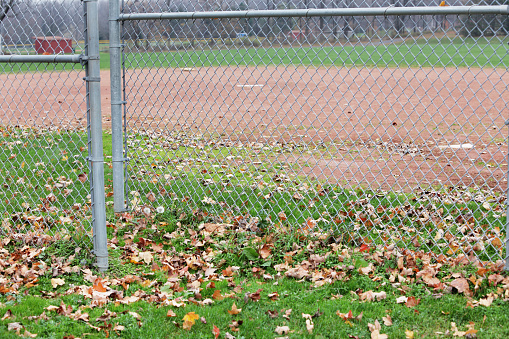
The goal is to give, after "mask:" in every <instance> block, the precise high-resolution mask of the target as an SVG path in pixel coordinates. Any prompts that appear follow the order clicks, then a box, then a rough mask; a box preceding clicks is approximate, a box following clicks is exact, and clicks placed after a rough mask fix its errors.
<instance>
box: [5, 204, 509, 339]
mask: <svg viewBox="0 0 509 339" xmlns="http://www.w3.org/2000/svg"><path fill="white" fill-rule="evenodd" d="M179 214H180V212H179V211H177V210H169V211H166V212H165V213H164V214H161V215H157V216H156V217H154V218H149V219H145V218H144V217H142V216H138V217H136V216H135V217H134V219H133V220H132V221H131V222H121V219H120V218H119V219H117V222H118V223H117V225H122V226H119V227H118V228H116V229H115V230H113V229H112V228H109V229H108V232H109V237H110V239H112V238H113V236H115V237H116V238H117V239H118V243H117V245H116V246H115V247H110V265H111V266H112V268H111V269H110V271H109V272H108V273H107V274H106V275H103V276H102V277H103V279H105V278H106V276H109V280H110V281H112V285H111V287H112V288H114V289H117V290H122V291H123V293H124V295H125V296H130V295H135V294H136V293H139V292H140V291H143V293H145V294H148V295H153V296H156V295H157V294H158V293H160V292H161V291H166V292H170V296H171V297H170V298H171V300H174V299H176V298H179V297H180V298H183V299H184V300H188V299H190V298H191V297H195V293H194V292H191V291H188V290H187V288H188V287H186V286H187V285H186V283H187V282H189V280H188V279H194V278H192V275H193V274H195V273H199V272H201V271H199V270H198V271H194V270H189V273H190V274H191V275H187V277H188V278H186V277H185V276H184V275H182V276H180V278H181V279H182V281H181V283H180V286H181V287H182V289H181V290H180V291H172V289H168V288H166V287H165V286H166V285H165V283H166V282H167V281H170V280H171V278H175V275H173V274H171V275H170V274H168V272H164V271H156V272H154V271H153V270H152V269H151V266H150V265H144V264H142V265H139V264H131V263H129V262H128V261H129V259H128V256H129V255H130V253H131V251H132V246H131V245H129V243H128V242H127V240H128V239H129V238H128V237H127V236H129V235H133V234H136V236H135V237H134V239H133V240H134V243H137V244H140V240H141V239H142V238H143V239H145V241H147V240H149V241H153V242H154V243H160V244H164V246H163V249H164V250H167V251H169V253H171V257H172V258H173V259H175V258H180V260H184V259H185V258H190V257H191V256H193V255H196V256H197V258H200V257H202V255H203V254H204V253H206V252H207V250H206V249H205V247H204V248H202V249H197V248H194V247H192V246H189V245H188V242H189V240H190V239H192V238H195V239H196V236H198V238H200V239H201V240H202V241H205V242H207V246H209V247H210V249H211V250H213V251H215V252H216V255H215V256H212V257H211V259H207V260H208V261H211V262H212V263H213V264H214V265H215V267H216V268H217V270H218V272H220V270H221V269H225V268H227V267H230V266H233V265H237V266H238V267H239V270H238V272H237V273H236V274H235V275H234V276H233V277H232V278H229V279H226V278H215V279H210V280H209V279H204V281H203V282H201V283H200V288H201V291H200V297H197V299H198V300H205V299H206V298H211V299H212V298H213V293H214V292H215V291H216V290H219V291H220V293H221V295H222V296H227V295H230V297H226V298H225V299H223V300H215V302H214V303H213V304H212V305H209V306H199V305H195V304H193V302H191V301H185V306H183V307H175V306H165V304H164V302H162V303H161V301H157V302H147V301H138V302H135V303H133V304H130V305H123V304H120V303H116V302H115V300H110V301H109V302H108V303H107V304H106V305H104V306H92V302H91V300H90V299H89V298H86V297H84V296H83V295H80V294H76V293H70V294H69V293H68V291H69V290H71V289H72V288H73V286H79V285H89V286H90V285H91V283H90V282H89V281H86V280H85V279H84V275H82V274H65V273H62V274H59V275H57V276H58V277H59V278H63V279H64V280H65V284H64V285H63V286H60V287H57V288H53V287H52V286H51V282H50V280H51V278H52V277H53V276H52V275H51V274H50V272H51V271H49V272H48V274H46V275H44V276H41V277H39V279H38V282H37V285H36V286H33V287H30V288H24V287H21V288H20V290H19V293H0V315H2V316H3V315H4V314H6V312H7V311H8V310H10V312H12V316H9V317H7V318H6V319H4V320H1V321H0V336H1V337H2V338H17V337H18V336H17V335H16V334H14V333H13V332H8V331H7V325H8V324H9V323H13V322H19V323H21V324H22V325H23V326H24V328H25V329H26V330H28V331H29V332H30V333H36V334H37V335H38V337H42V338H62V337H64V336H69V335H74V336H75V337H84V336H86V337H88V338H104V337H106V336H109V337H113V338H117V337H122V338H169V337H171V338H211V337H212V328H213V326H214V325H215V326H217V327H218V328H219V330H220V333H221V334H220V338H223V337H224V335H225V333H226V332H229V333H231V334H233V335H235V336H236V337H237V338H242V337H244V338H273V337H276V336H277V335H276V333H275V332H274V330H275V329H276V327H277V326H289V328H290V330H291V331H292V332H291V333H290V337H297V338H300V337H303V338H346V337H348V336H349V335H351V336H359V337H361V338H364V337H369V336H370V332H369V330H368V323H371V324H373V323H374V322H375V320H378V322H380V323H381V324H382V325H381V331H380V332H381V333H385V334H387V335H389V337H390V338H405V331H408V330H409V331H413V332H414V335H415V337H416V338H422V337H424V338H430V337H436V336H437V332H442V333H445V332H447V331H451V322H454V323H456V325H457V327H458V329H459V330H462V331H466V330H467V325H468V326H473V327H474V329H475V330H477V331H478V332H477V337H479V338H505V337H506V336H507V335H508V334H509V330H508V329H507V326H505V323H506V321H507V317H506V314H507V312H508V311H509V304H508V303H507V302H506V301H503V300H501V298H502V297H499V298H498V299H497V300H495V301H494V302H493V304H492V305H491V306H489V307H484V306H477V307H476V308H470V307H467V302H468V301H471V300H478V299H479V298H482V297H484V296H485V295H487V294H489V293H493V292H495V291H498V292H497V293H501V292H500V290H497V289H496V288H495V287H493V286H490V284H488V282H487V279H484V282H483V283H482V284H481V285H480V289H478V290H476V292H475V294H474V295H473V298H466V297H465V296H464V295H463V294H456V293H446V292H444V293H443V294H433V293H437V292H443V291H441V290H438V291H434V290H433V289H432V288H429V287H427V286H426V285H425V284H423V283H422V282H415V281H414V282H412V281H409V282H404V283H402V284H392V283H390V281H389V274H390V272H392V271H393V270H397V263H396V261H397V257H396V256H394V254H392V255H389V256H382V257H380V259H379V260H377V261H375V260H374V259H373V257H372V256H371V254H370V253H367V252H364V253H361V252H358V251H352V250H349V251H348V252H349V256H346V257H344V253H345V252H344V251H343V250H341V249H339V250H333V249H332V248H333V247H332V246H330V247H329V244H326V243H324V242H321V241H317V240H316V239H315V238H313V237H310V238H302V237H299V236H296V235H281V234H277V233H274V234H273V235H272V236H271V237H270V238H267V237H263V238H260V237H257V236H254V235H253V234H247V233H242V232H238V231H235V232H234V233H231V234H227V239H228V241H227V242H226V243H225V242H224V241H221V237H219V238H216V237H215V236H212V239H211V238H209V239H208V240H206V239H204V238H201V236H200V235H194V236H192V235H191V234H195V233H194V232H199V229H200V228H199V226H198V223H197V222H196V221H195V220H194V218H195V216H193V215H186V216H180V217H179ZM176 223H181V225H180V226H177V225H176ZM142 224H143V225H145V226H142ZM170 233H171V234H173V235H174V236H173V237H168V236H167V234H170ZM186 240H187V243H186ZM260 242H261V243H265V242H267V243H272V244H273V245H274V248H273V251H272V255H271V256H270V257H269V258H267V259H261V258H259V259H253V260H246V258H245V257H243V255H242V254H241V255H239V254H238V253H239V251H240V250H241V249H242V248H243V246H246V245H247V246H251V245H252V244H256V243H258V244H260ZM332 245H334V244H332ZM138 246H139V250H140V251H141V250H148V251H150V245H148V246H149V247H145V248H144V247H143V245H138ZM299 248H301V249H302V250H301V251H300V252H299V254H297V255H293V256H292V260H293V261H294V262H295V263H300V262H302V260H310V254H317V255H323V254H325V253H329V254H330V259H329V260H327V261H325V262H324V263H322V264H320V265H318V266H317V267H316V269H315V270H313V271H321V272H326V270H339V271H341V270H343V268H341V267H347V266H352V267H355V268H353V269H348V270H346V269H345V270H346V272H347V274H346V276H345V278H343V279H341V280H339V281H335V282H332V283H330V284H328V283H326V284H324V285H323V286H319V287H317V286H315V284H314V283H313V282H312V281H310V280H309V279H303V280H298V279H292V278H287V277H284V275H281V276H280V277H278V276H277V275H276V274H277V272H276V270H275V269H274V265H275V264H278V263H282V262H283V261H284V259H283V256H282V255H280V254H284V253H285V252H287V251H292V250H294V249H299ZM346 248H348V247H346ZM15 250H16V248H15V247H12V246H11V247H7V248H5V249H4V251H3V253H7V252H14V251H15ZM331 250H332V252H331ZM380 250H381V249H380ZM201 251H203V252H201ZM73 253H74V249H73V248H72V246H68V245H66V244H65V243H63V242H61V241H60V242H55V243H54V244H51V245H50V246H49V247H48V248H47V249H45V250H44V251H43V253H42V254H41V255H39V256H38V257H36V258H34V260H37V261H39V262H41V261H43V262H46V263H47V265H51V264H52V263H55V262H59V260H58V259H55V257H57V258H58V257H63V258H67V257H69V255H71V254H73ZM340 253H341V255H340ZM12 257H13V258H15V256H14V255H13V256H12ZM339 257H343V258H342V259H341V260H339V259H338V258H339ZM83 260H85V264H84V263H83ZM155 260H156V262H157V263H158V264H159V265H160V266H161V263H162V261H163V256H162V255H157V254H155ZM60 262H61V260H60ZM267 262H269V264H268V265H263V264H264V263H267ZM370 263H371V264H375V271H374V272H373V274H372V275H364V274H360V273H359V272H358V268H361V267H366V266H367V265H368V264H370ZM70 264H71V265H79V266H80V267H81V268H87V265H90V261H89V258H88V257H86V256H85V255H84V254H83V253H81V254H78V255H77V256H76V258H74V259H73V260H71V262H70ZM174 265H175V266H176V267H179V265H180V264H178V261H175V264H174ZM184 265H185V263H184ZM407 265H410V264H409V263H408V262H407ZM254 268H256V269H258V270H259V269H264V271H265V273H268V274H270V275H272V276H273V277H274V279H262V278H258V277H255V276H254V274H253V269H254ZM422 268H423V264H422V263H419V262H417V263H416V270H419V269H422ZM437 269H438V270H439V271H440V272H439V274H438V275H437V277H438V278H439V279H440V280H442V281H444V282H448V281H451V280H452V279H454V278H451V275H456V276H458V275H459V276H466V277H470V276H475V277H477V278H479V276H478V275H477V274H476V271H477V268H476V267H472V266H463V265H458V266H447V265H446V266H443V267H441V268H440V267H438V268H437ZM95 273H96V274H97V272H95ZM489 274H491V273H489ZM127 275H134V276H135V277H139V279H141V281H147V280H148V281H151V282H155V283H153V284H152V285H151V287H144V285H143V284H140V283H136V282H135V283H131V284H130V285H129V288H128V289H123V288H122V286H120V285H119V284H118V282H117V283H114V282H113V281H114V280H113V279H117V281H118V280H121V279H123V278H124V277H125V276H127ZM210 281H214V283H215V286H213V287H211V286H208V284H209V282H210ZM470 286H471V288H472V289H473V285H472V284H471V285H470ZM499 287H500V285H499ZM260 289H261V291H260V299H259V301H253V300H251V299H250V298H249V297H247V298H246V297H245V295H246V294H248V293H255V292H256V291H258V290H260ZM366 291H374V292H382V291H383V292H385V293H386V295H387V298H386V299H383V300H380V301H370V302H366V301H364V302H361V301H360V300H359V294H361V293H363V292H366ZM275 292H277V294H278V297H276V298H274V300H272V299H270V298H269V294H272V293H275ZM402 295H406V296H412V297H415V298H417V299H420V302H419V304H418V305H417V306H415V307H407V306H405V305H404V304H398V303H396V298H398V297H400V296H402ZM41 296H44V298H41ZM62 302H63V303H64V304H65V305H67V306H70V307H71V308H72V312H73V313H74V312H76V311H78V310H81V312H82V313H88V314H89V319H90V320H89V323H90V324H91V325H93V326H97V327H101V329H100V332H98V331H96V330H94V329H92V328H91V327H89V326H88V325H87V324H86V323H85V322H84V321H81V320H80V321H76V320H72V319H70V317H69V316H65V315H63V314H58V313H57V312H55V311H48V310H46V308H47V307H48V306H50V305H52V306H57V307H58V306H60V304H61V303H62ZM233 303H235V304H236V306H237V307H238V308H240V309H241V312H240V313H239V314H237V315H231V314H229V313H228V310H231V309H232V305H233ZM289 309H291V310H292V311H291V314H290V315H289V317H288V319H286V318H284V317H283V316H282V315H283V314H285V312H286V311H287V310H289ZM105 310H108V311H110V312H115V313H116V315H115V316H114V317H112V318H111V319H108V320H106V321H96V319H97V318H98V317H99V316H101V315H102V314H103V312H104V311H105ZM169 310H172V311H173V312H174V313H175V314H176V316H175V317H168V316H167V313H168V311H169ZM269 311H271V312H275V311H277V312H278V316H277V317H275V318H272V317H270V316H269V314H268V312H269ZM349 311H352V313H353V315H354V316H359V315H360V314H361V312H362V317H361V319H360V320H350V321H349V322H348V323H347V322H345V321H344V320H342V319H341V318H340V317H339V316H338V315H337V312H340V313H348V312H349ZM43 312H45V313H46V315H47V319H41V320H37V321H36V320H30V319H29V318H28V317H29V316H39V315H40V314H42V313H43ZM129 312H136V313H137V314H139V316H140V317H141V319H140V320H139V322H138V320H136V319H135V318H134V316H133V315H132V314H130V313H129ZM189 312H195V313H196V314H198V315H199V316H200V317H203V319H204V322H203V321H201V320H197V321H196V323H195V324H194V325H193V326H192V328H191V329H190V330H185V329H183V328H182V324H183V321H182V319H183V318H184V316H185V315H186V314H187V313H189ZM302 313H306V314H310V315H315V314H318V316H317V317H315V318H314V319H313V322H314V329H313V333H312V334H309V333H308V332H307V331H306V327H305V320H304V319H303V318H302V315H301V314H302ZM387 315H389V316H390V317H391V318H392V325H385V324H384V322H383V320H382V318H383V317H386V316H387ZM234 320H235V321H237V322H241V325H240V326H237V328H238V332H233V331H232V329H231V327H230V325H231V324H232V321H234ZM115 325H121V326H123V327H124V328H125V329H124V330H122V331H114V330H112V328H113V327H114V326H115ZM22 332H23V331H22ZM450 334H451V335H452V332H451V333H450Z"/></svg>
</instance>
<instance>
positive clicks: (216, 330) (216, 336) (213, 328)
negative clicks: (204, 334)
mask: <svg viewBox="0 0 509 339" xmlns="http://www.w3.org/2000/svg"><path fill="white" fill-rule="evenodd" d="M212 334H213V335H214V339H217V338H218V337H219V328H218V327H217V326H216V325H214V326H213V327H212Z"/></svg>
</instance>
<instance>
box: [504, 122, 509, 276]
mask: <svg viewBox="0 0 509 339" xmlns="http://www.w3.org/2000/svg"><path fill="white" fill-rule="evenodd" d="M505 125H506V126H507V127H509V120H507V121H506V122H505ZM507 145H508V148H507V163H508V164H509V137H507ZM505 204H506V212H505V267H504V270H505V271H509V236H508V235H509V168H508V169H507V193H506V201H505Z"/></svg>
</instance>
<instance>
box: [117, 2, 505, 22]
mask: <svg viewBox="0 0 509 339" xmlns="http://www.w3.org/2000/svg"><path fill="white" fill-rule="evenodd" d="M475 14H502V15H509V6H508V5H497V6H476V5H474V6H430V7H428V6H426V7H392V6H391V7H370V8H322V9H317V8H309V9H284V10H248V11H216V12H162V13H129V14H120V16H119V18H118V20H119V21H129V20H171V19H220V18H239V19H242V18H262V17H319V16H395V15H475Z"/></svg>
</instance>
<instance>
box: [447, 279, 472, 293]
mask: <svg viewBox="0 0 509 339" xmlns="http://www.w3.org/2000/svg"><path fill="white" fill-rule="evenodd" d="M451 286H452V287H454V288H455V289H456V290H457V291H458V293H463V292H465V291H468V289H469V286H468V280H467V279H465V278H457V279H454V280H453V281H452V282H451Z"/></svg>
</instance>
